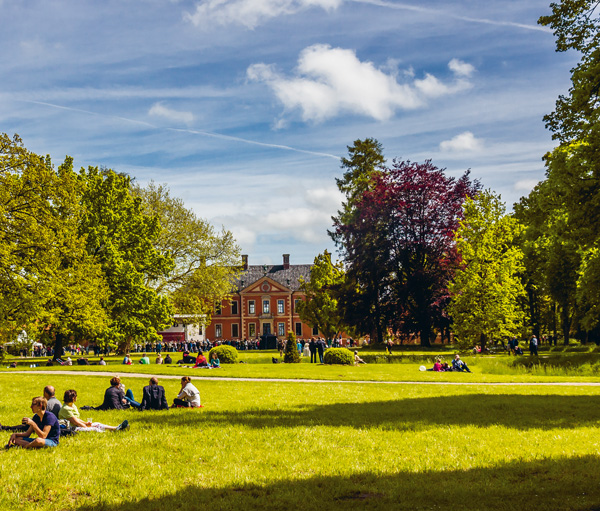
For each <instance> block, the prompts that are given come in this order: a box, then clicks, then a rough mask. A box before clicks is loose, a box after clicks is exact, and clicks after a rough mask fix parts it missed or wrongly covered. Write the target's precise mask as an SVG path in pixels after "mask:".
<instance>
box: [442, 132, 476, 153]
mask: <svg viewBox="0 0 600 511" xmlns="http://www.w3.org/2000/svg"><path fill="white" fill-rule="evenodd" d="M481 149H483V140H481V139H480V138H475V135H473V133H471V132H470V131H465V132H464V133H461V134H460V135H456V136H455V137H454V138H451V139H450V140H444V141H443V142H442V143H440V150H441V151H444V152H450V153H464V152H476V151H481Z"/></svg>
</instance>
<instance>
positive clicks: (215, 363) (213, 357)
mask: <svg viewBox="0 0 600 511" xmlns="http://www.w3.org/2000/svg"><path fill="white" fill-rule="evenodd" d="M210 367H212V368H213V369H218V368H220V367H221V362H220V361H219V357H217V352H216V351H212V352H211V353H210Z"/></svg>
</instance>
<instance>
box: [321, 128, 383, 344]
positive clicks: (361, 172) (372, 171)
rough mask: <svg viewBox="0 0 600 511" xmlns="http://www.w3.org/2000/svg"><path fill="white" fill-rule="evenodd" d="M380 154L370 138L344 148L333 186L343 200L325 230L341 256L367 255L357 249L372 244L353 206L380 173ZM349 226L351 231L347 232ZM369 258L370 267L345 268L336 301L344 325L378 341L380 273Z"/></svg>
mask: <svg viewBox="0 0 600 511" xmlns="http://www.w3.org/2000/svg"><path fill="white" fill-rule="evenodd" d="M382 151H383V149H382V146H381V144H380V143H379V142H378V141H377V140H375V139H373V138H366V139H365V140H355V141H354V144H353V145H352V146H348V158H342V160H341V161H342V165H341V168H342V169H344V174H343V177H342V179H336V184H337V187H338V189H339V190H340V192H342V193H343V194H344V195H345V198H346V200H345V202H344V203H343V204H342V210H341V211H338V214H337V216H335V217H333V218H332V220H333V227H334V229H333V230H332V231H329V235H330V236H331V238H332V239H333V241H334V242H335V244H336V246H337V247H338V249H339V251H340V253H341V254H347V253H348V250H349V249H350V251H353V250H355V251H359V252H361V253H363V254H365V255H367V254H370V253H371V252H369V251H368V250H361V249H360V248H359V247H361V246H364V247H365V248H366V247H367V246H369V245H372V244H371V243H370V239H371V237H372V232H371V229H370V228H369V226H365V225H364V224H362V223H361V222H359V220H358V209H357V203H358V202H359V201H360V200H361V198H362V195H363V194H364V193H365V192H366V191H368V190H370V189H371V188H372V186H373V184H374V179H375V177H376V176H377V175H379V174H380V173H381V172H382V171H383V165H384V164H385V158H384V156H383V154H382ZM350 226H353V227H354V228H353V229H350V228H349V227H350ZM346 227H348V228H346ZM365 227H366V228H365ZM350 247H352V248H350ZM373 256H375V254H374V253H373ZM373 259H374V260H373V261H371V264H365V265H363V266H362V267H361V268H358V267H357V266H356V265H348V268H347V270H348V271H347V274H346V280H345V281H344V282H343V284H342V285H341V286H340V288H339V292H338V299H339V306H340V310H341V311H342V315H343V316H344V322H345V324H346V325H349V326H352V327H355V328H356V329H357V331H358V332H360V333H363V334H369V335H370V336H371V338H372V339H375V340H378V341H382V340H383V337H384V331H385V318H384V316H383V314H382V310H381V308H380V304H381V296H380V295H381V293H382V289H381V286H380V283H381V276H382V272H381V271H380V269H379V265H378V261H376V260H375V259H376V257H374V258H373Z"/></svg>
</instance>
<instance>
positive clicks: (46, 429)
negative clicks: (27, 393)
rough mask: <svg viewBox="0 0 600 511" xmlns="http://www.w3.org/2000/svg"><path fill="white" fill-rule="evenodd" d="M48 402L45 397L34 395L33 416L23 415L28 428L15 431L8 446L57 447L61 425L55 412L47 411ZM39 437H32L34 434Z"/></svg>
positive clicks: (27, 447) (28, 447)
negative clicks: (19, 431)
mask: <svg viewBox="0 0 600 511" xmlns="http://www.w3.org/2000/svg"><path fill="white" fill-rule="evenodd" d="M47 404H48V402H47V401H46V398H44V397H34V398H33V399H32V400H31V410H32V412H33V413H34V415H33V418H31V419H30V418H29V417H23V421H22V422H23V424H25V425H27V426H28V428H27V430H26V431H24V432H22V433H13V434H12V435H11V436H10V439H9V440H8V444H7V445H6V447H7V448H10V447H13V446H19V447H23V448H25V449H40V448H42V447H56V446H58V442H59V440H60V425H59V424H58V419H57V418H56V416H55V415H54V414H53V413H49V412H47V411H46V405H47ZM34 433H35V434H36V435H37V438H31V435H33V434H34Z"/></svg>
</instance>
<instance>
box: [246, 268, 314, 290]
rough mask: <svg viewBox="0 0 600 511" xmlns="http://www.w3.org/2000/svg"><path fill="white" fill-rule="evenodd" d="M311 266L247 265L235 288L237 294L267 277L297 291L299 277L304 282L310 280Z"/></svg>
mask: <svg viewBox="0 0 600 511" xmlns="http://www.w3.org/2000/svg"><path fill="white" fill-rule="evenodd" d="M286 266H287V267H286ZM312 266H313V265H312V264H289V265H283V264H274V265H266V264H256V265H249V266H248V269H247V270H244V271H243V272H242V273H241V274H240V277H239V278H238V279H237V280H236V282H235V286H236V288H237V292H238V293H239V292H240V291H241V290H243V289H245V288H247V287H248V286H250V285H251V284H253V283H255V282H257V281H259V280H260V279H262V278H263V277H268V278H270V279H271V280H273V281H275V282H277V283H279V284H281V285H282V286H285V287H287V288H289V289H291V290H292V291H298V290H299V289H300V277H303V279H304V280H310V269H311V268H312Z"/></svg>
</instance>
